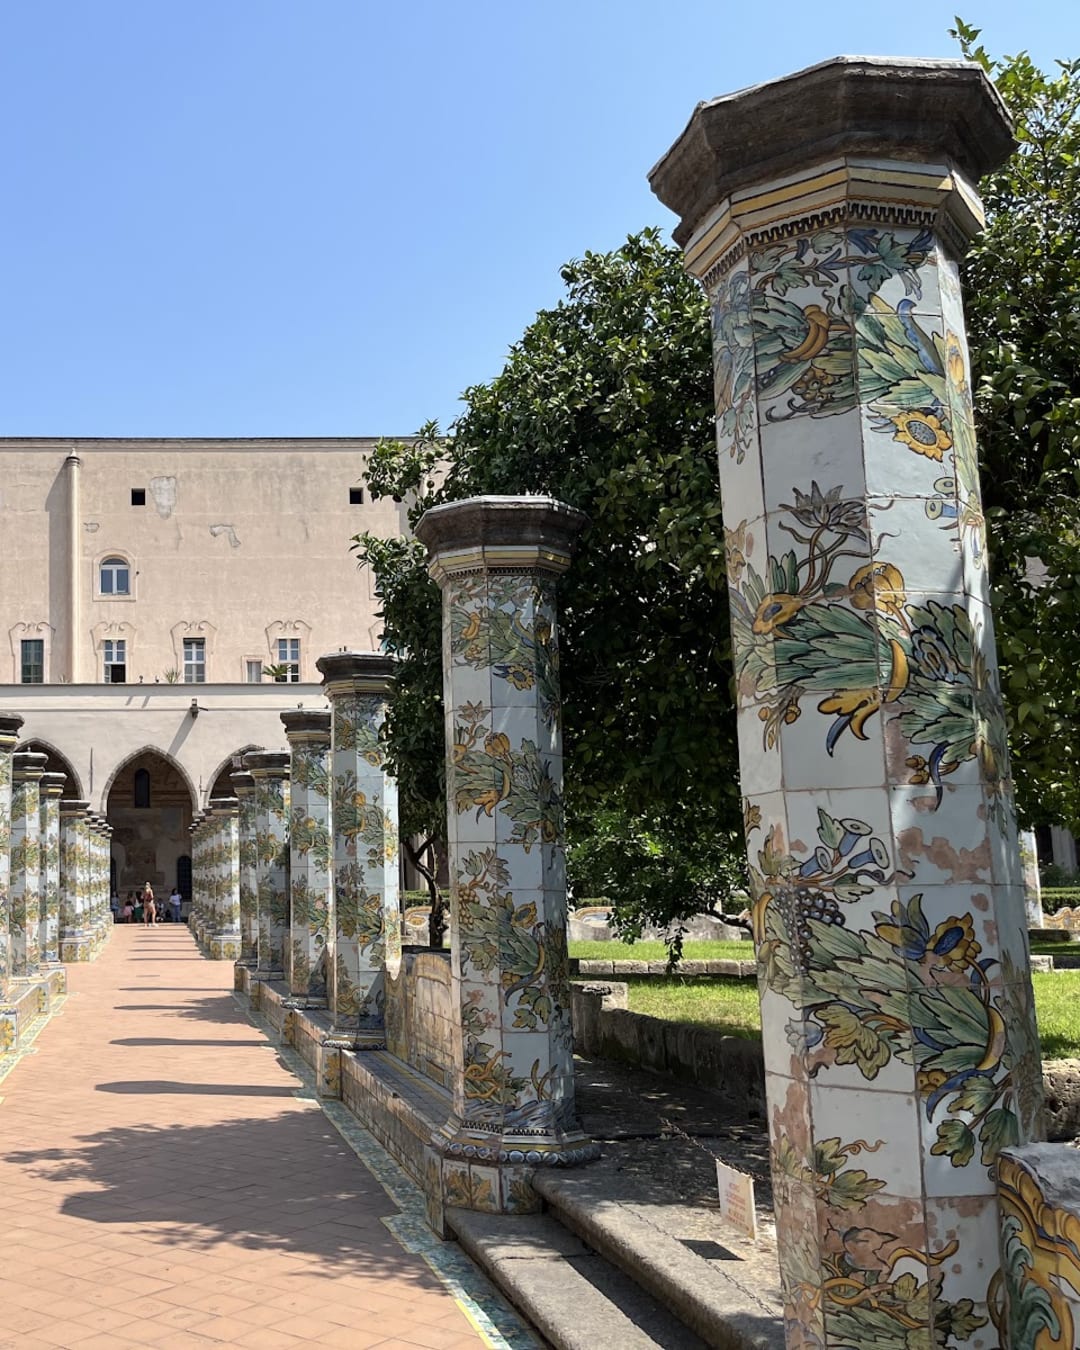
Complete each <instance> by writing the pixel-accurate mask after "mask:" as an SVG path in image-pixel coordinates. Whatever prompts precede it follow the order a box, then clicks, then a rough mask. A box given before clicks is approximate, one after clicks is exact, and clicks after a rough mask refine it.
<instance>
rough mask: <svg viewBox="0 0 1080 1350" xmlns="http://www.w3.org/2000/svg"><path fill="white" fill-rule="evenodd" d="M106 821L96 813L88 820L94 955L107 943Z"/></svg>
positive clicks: (90, 914) (87, 841)
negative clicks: (105, 916)
mask: <svg viewBox="0 0 1080 1350" xmlns="http://www.w3.org/2000/svg"><path fill="white" fill-rule="evenodd" d="M105 828H106V823H105V819H104V817H102V816H99V815H98V814H97V812H96V811H91V812H90V814H89V815H88V816H87V818H86V856H87V888H88V905H89V924H88V926H89V928H90V947H91V952H92V954H93V955H95V956H96V955H97V953H98V952H99V951H100V950H101V945H102V943H103V942H104V941H105V919H104V914H103V911H104V910H106V909H107V908H108V900H109V897H108V894H107V893H106V892H107V890H108V884H109V883H108V874H107V866H108V864H107V862H106V859H105V848H104V840H105Z"/></svg>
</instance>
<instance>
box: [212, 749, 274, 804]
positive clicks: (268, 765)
mask: <svg viewBox="0 0 1080 1350" xmlns="http://www.w3.org/2000/svg"><path fill="white" fill-rule="evenodd" d="M244 768H245V769H246V770H247V772H248V773H249V774H251V776H252V778H288V776H289V755H288V754H287V752H285V751H284V750H249V751H248V753H247V754H246V755H245V756H244ZM210 809H213V808H210ZM209 814H210V811H209V810H208V811H207V815H209Z"/></svg>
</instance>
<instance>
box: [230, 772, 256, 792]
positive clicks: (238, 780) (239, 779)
mask: <svg viewBox="0 0 1080 1350" xmlns="http://www.w3.org/2000/svg"><path fill="white" fill-rule="evenodd" d="M229 780H230V782H231V783H232V785H233V791H234V792H235V793H236V795H237V797H238V798H239V797H246V796H247V795H248V794H249V793H251V792H254V791H255V779H254V778H252V776H251V774H249V773H247V772H244V771H240V772H237V773H231V774H229Z"/></svg>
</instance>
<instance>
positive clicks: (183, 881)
mask: <svg viewBox="0 0 1080 1350" xmlns="http://www.w3.org/2000/svg"><path fill="white" fill-rule="evenodd" d="M176 889H177V890H178V891H179V892H180V894H181V896H182V897H183V898H184V899H185V900H190V899H191V858H190V857H189V856H188V854H186V853H181V855H180V856H179V858H177V860H176Z"/></svg>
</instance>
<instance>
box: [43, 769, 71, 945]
mask: <svg viewBox="0 0 1080 1350" xmlns="http://www.w3.org/2000/svg"><path fill="white" fill-rule="evenodd" d="M65 782H66V778H65V776H64V774H62V773H44V774H42V775H41V794H40V795H41V813H40V834H41V929H40V932H41V959H42V961H49V962H55V961H59V960H60V798H61V797H62V796H63V795H64V783H65Z"/></svg>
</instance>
